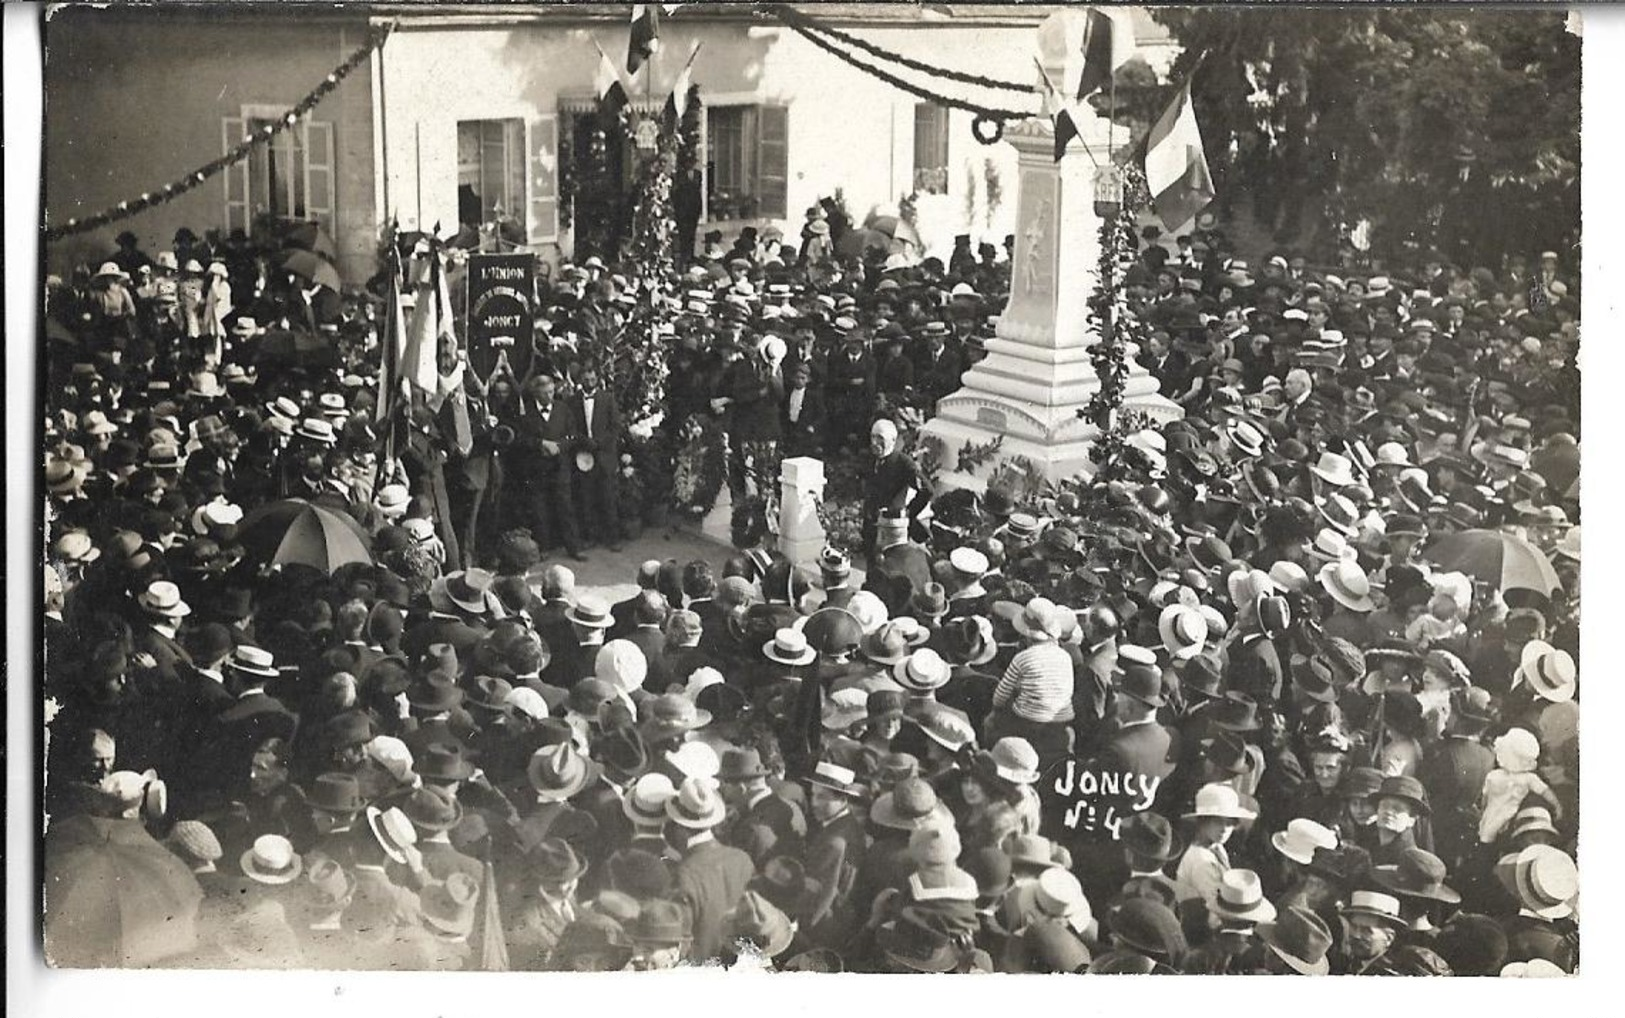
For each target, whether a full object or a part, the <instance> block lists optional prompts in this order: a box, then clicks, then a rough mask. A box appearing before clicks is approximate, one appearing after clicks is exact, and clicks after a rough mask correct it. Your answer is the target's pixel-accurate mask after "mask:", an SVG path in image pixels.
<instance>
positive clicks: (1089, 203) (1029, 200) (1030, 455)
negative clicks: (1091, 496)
mask: <svg viewBox="0 0 1625 1018" xmlns="http://www.w3.org/2000/svg"><path fill="white" fill-rule="evenodd" d="M1086 17H1087V9H1085V8H1079V9H1076V10H1068V11H1062V12H1059V13H1056V14H1052V15H1050V16H1049V17H1048V18H1046V19H1045V20H1044V23H1043V24H1042V25H1041V26H1040V28H1039V30H1038V47H1039V60H1040V62H1041V63H1042V64H1043V67H1044V71H1045V74H1046V75H1047V77H1048V80H1049V81H1050V82H1054V83H1055V85H1056V87H1057V88H1061V89H1066V88H1069V87H1072V88H1075V87H1076V85H1075V83H1076V82H1077V81H1078V80H1079V77H1080V75H1081V73H1082V66H1081V62H1082V59H1083V57H1082V54H1083V48H1084V47H1083V31H1084V23H1085V19H1086ZM1035 77H1037V75H1036V74H1035ZM1068 83H1072V84H1068ZM1042 87H1043V85H1042V83H1041V84H1040V88H1042ZM1075 121H1076V123H1077V127H1078V130H1079V137H1078V138H1076V139H1074V140H1073V141H1072V143H1071V144H1070V145H1069V146H1068V147H1067V152H1066V155H1064V156H1063V157H1062V158H1061V160H1060V162H1056V160H1055V128H1054V124H1053V121H1052V120H1051V119H1050V118H1049V117H1033V118H1030V119H1027V120H1023V121H1017V122H1010V123H1007V124H1006V125H1005V138H1006V139H1007V140H1009V142H1010V143H1011V144H1012V145H1014V146H1015V148H1016V152H1017V155H1018V160H1019V161H1018V171H1017V176H1016V230H1015V250H1014V252H1013V254H1012V260H1011V278H1010V300H1009V303H1008V304H1007V305H1006V307H1005V308H1004V311H1003V313H1002V314H1000V316H999V322H998V327H997V329H996V330H995V338H994V339H992V340H989V341H988V344H987V357H986V358H985V359H984V360H982V361H981V362H980V363H978V364H977V365H975V366H974V367H972V368H971V369H970V370H969V371H967V372H966V373H965V376H964V379H963V385H962V388H960V389H959V390H958V391H957V392H955V393H953V394H952V395H949V396H946V397H944V398H943V399H941V400H940V401H938V403H937V416H936V417H935V418H933V419H932V420H931V421H930V422H929V423H928V424H927V425H926V426H925V433H926V434H928V435H930V436H932V437H934V438H936V439H938V440H940V441H941V442H942V445H943V453H944V455H943V464H944V467H945V468H946V469H945V472H944V474H943V476H942V478H941V479H942V481H943V483H944V484H946V485H948V486H950V487H978V488H979V487H982V486H983V485H984V484H985V483H986V481H985V476H984V477H971V476H968V475H965V474H960V473H958V472H956V471H954V472H950V471H952V470H953V467H954V466H955V464H956V463H957V461H958V455H959V449H960V447H961V446H962V445H964V444H966V443H967V442H975V443H982V442H986V441H988V440H989V439H991V438H993V437H994V436H996V435H1003V436H1004V442H1003V445H1002V446H1001V447H1000V450H999V457H1000V458H1004V457H1009V456H1016V455H1019V456H1024V457H1026V458H1027V459H1029V460H1031V461H1032V462H1033V463H1035V464H1037V465H1038V467H1039V468H1040V469H1041V470H1042V471H1043V472H1044V474H1045V476H1046V477H1048V478H1050V479H1051V480H1059V479H1061V478H1063V477H1070V476H1073V475H1075V474H1078V473H1080V472H1082V473H1086V474H1087V473H1090V472H1091V471H1092V470H1093V464H1092V462H1091V461H1090V460H1089V447H1090V445H1091V444H1092V442H1093V441H1094V439H1095V437H1096V436H1097V435H1098V431H1097V430H1096V429H1095V428H1094V426H1093V425H1091V424H1090V423H1089V422H1087V421H1085V420H1084V419H1083V418H1081V417H1080V416H1079V415H1078V411H1080V410H1082V409H1083V408H1084V407H1086V406H1087V405H1088V403H1089V400H1090V398H1091V397H1092V396H1093V395H1094V393H1095V392H1096V390H1097V389H1099V387H1100V381H1099V379H1098V378H1096V377H1095V372H1094V368H1093V366H1092V365H1091V364H1090V362H1089V350H1088V347H1089V344H1091V343H1093V342H1096V341H1097V340H1098V338H1099V337H1098V336H1096V335H1094V334H1092V333H1091V332H1090V327H1089V322H1088V299H1089V295H1090V294H1091V293H1092V292H1093V291H1094V287H1095V285H1096V283H1097V281H1098V279H1099V268H1100V264H1099V263H1100V217H1099V216H1097V215H1096V214H1095V209H1094V190H1095V175H1096V173H1097V167H1104V166H1106V165H1108V163H1109V160H1110V142H1111V136H1110V133H1109V129H1110V125H1109V124H1108V122H1107V121H1106V120H1105V118H1103V117H1099V116H1096V115H1094V112H1093V111H1092V110H1090V109H1089V108H1088V107H1087V106H1083V105H1082V104H1080V112H1078V113H1076V114H1075ZM1120 133H1121V134H1122V135H1124V137H1122V138H1120V139H1119V142H1120V143H1125V142H1126V140H1127V139H1126V131H1123V132H1120ZM1133 353H1134V351H1133V349H1132V347H1131V348H1130V349H1129V351H1128V357H1129V376H1128V380H1127V384H1126V387H1125V393H1124V407H1125V408H1126V409H1132V410H1138V411H1140V412H1142V413H1145V414H1147V415H1149V416H1150V417H1151V418H1152V419H1153V420H1154V421H1168V420H1173V419H1174V418H1176V417H1179V416H1181V413H1182V411H1181V410H1180V409H1179V407H1178V406H1177V405H1175V404H1174V403H1172V402H1170V401H1169V400H1166V399H1164V398H1162V397H1161V396H1159V395H1158V394H1157V382H1156V379H1154V378H1152V377H1151V376H1150V375H1149V374H1148V373H1147V372H1146V370H1145V369H1144V368H1143V367H1141V366H1140V365H1139V364H1137V363H1135V362H1134V360H1133ZM986 472H987V468H984V470H983V471H982V473H983V474H985V473H986Z"/></svg>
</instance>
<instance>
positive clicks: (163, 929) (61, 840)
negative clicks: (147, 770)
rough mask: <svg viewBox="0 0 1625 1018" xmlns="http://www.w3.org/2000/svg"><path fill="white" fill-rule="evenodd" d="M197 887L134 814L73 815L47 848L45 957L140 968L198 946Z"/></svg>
mask: <svg viewBox="0 0 1625 1018" xmlns="http://www.w3.org/2000/svg"><path fill="white" fill-rule="evenodd" d="M202 900H203V890H202V888H200V887H199V886H198V882H197V878H196V877H195V876H193V875H192V871H191V870H190V869H188V868H187V866H186V864H185V863H184V862H182V861H181V860H180V859H179V858H178V857H177V856H175V855H174V854H173V853H171V852H170V851H169V850H168V849H166V848H164V847H163V846H162V845H160V844H159V843H158V842H156V841H154V840H153V838H152V836H151V835H150V834H148V833H147V831H146V828H144V827H142V826H141V822H140V821H138V820H113V819H106V818H102V817H88V816H78V817H73V818H71V819H69V820H66V821H64V822H63V823H62V824H60V825H54V826H53V829H52V830H51V832H50V836H49V837H48V839H47V842H46V851H45V956H46V958H47V959H48V960H49V961H50V962H51V964H53V965H57V966H62V967H66V968H103V967H118V968H141V967H145V966H148V965H151V964H153V963H154V962H158V961H161V960H162V959H164V958H169V957H172V956H174V955H177V954H182V953H185V952H187V951H190V950H192V949H193V948H195V947H196V946H197V913H198V904H199V903H200V902H201V901H202Z"/></svg>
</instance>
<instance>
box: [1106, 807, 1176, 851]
mask: <svg viewBox="0 0 1625 1018" xmlns="http://www.w3.org/2000/svg"><path fill="white" fill-rule="evenodd" d="M1118 837H1119V840H1121V842H1122V844H1123V847H1124V848H1126V849H1128V850H1129V851H1130V852H1133V853H1134V854H1135V855H1136V856H1138V857H1140V858H1141V859H1154V860H1156V861H1157V862H1167V861H1168V860H1169V859H1172V858H1174V857H1175V856H1177V855H1179V854H1180V852H1181V850H1182V848H1181V846H1180V844H1179V840H1178V837H1177V835H1175V834H1174V829H1173V826H1172V825H1171V824H1169V823H1168V821H1167V819H1165V818H1164V817H1163V816H1162V815H1161V814H1160V813H1149V812H1147V813H1133V814H1130V815H1129V816H1128V817H1126V818H1124V820H1123V822H1122V824H1121V825H1120V827H1119V828H1118Z"/></svg>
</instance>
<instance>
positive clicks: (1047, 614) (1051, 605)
mask: <svg viewBox="0 0 1625 1018" xmlns="http://www.w3.org/2000/svg"><path fill="white" fill-rule="evenodd" d="M1012 621H1013V623H1014V625H1015V628H1016V632H1018V633H1020V634H1021V635H1023V636H1025V637H1028V638H1029V639H1034V640H1059V639H1060V638H1061V636H1062V635H1063V634H1064V633H1065V632H1066V620H1065V619H1063V618H1062V617H1061V609H1060V607H1059V606H1058V605H1056V603H1055V602H1054V601H1051V600H1050V599H1049V598H1047V597H1035V598H1033V599H1032V600H1031V601H1028V602H1027V604H1026V607H1024V608H1022V610H1021V614H1020V615H1017V616H1016V617H1015V618H1014V619H1013V620H1012Z"/></svg>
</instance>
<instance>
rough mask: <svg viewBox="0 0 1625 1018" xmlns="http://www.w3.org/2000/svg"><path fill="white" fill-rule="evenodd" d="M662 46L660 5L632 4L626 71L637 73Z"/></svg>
mask: <svg viewBox="0 0 1625 1018" xmlns="http://www.w3.org/2000/svg"><path fill="white" fill-rule="evenodd" d="M659 48H660V5H659V4H633V5H632V34H631V35H630V37H628V38H627V40H626V73H627V74H636V73H638V68H639V67H642V66H643V62H644V61H645V60H647V59H649V58H650V57H651V56H653V55H654V52H655V50H657V49H659Z"/></svg>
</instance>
